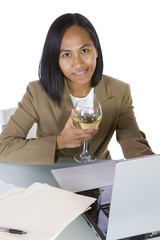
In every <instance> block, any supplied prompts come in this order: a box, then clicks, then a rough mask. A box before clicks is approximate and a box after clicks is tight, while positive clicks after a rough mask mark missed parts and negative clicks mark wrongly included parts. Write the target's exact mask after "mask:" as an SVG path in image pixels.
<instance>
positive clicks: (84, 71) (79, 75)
mask: <svg viewBox="0 0 160 240" xmlns="http://www.w3.org/2000/svg"><path fill="white" fill-rule="evenodd" d="M88 69H89V68H86V69H84V70H83V71H81V72H75V73H72V74H73V75H74V76H76V77H82V76H84V75H85V74H86V73H87V72H88Z"/></svg>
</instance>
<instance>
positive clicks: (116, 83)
mask: <svg viewBox="0 0 160 240" xmlns="http://www.w3.org/2000/svg"><path fill="white" fill-rule="evenodd" d="M102 82H103V84H104V85H105V87H106V90H107V92H108V94H109V93H110V94H111V95H121V94H122V95H123V94H124V92H126V90H127V89H130V86H129V84H128V83H126V82H124V81H121V80H119V79H116V78H113V77H111V76H107V75H103V76H102Z"/></svg>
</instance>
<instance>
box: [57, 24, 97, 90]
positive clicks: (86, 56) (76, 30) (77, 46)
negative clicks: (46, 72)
mask: <svg viewBox="0 0 160 240" xmlns="http://www.w3.org/2000/svg"><path fill="white" fill-rule="evenodd" d="M97 56H98V54H97V50H96V49H95V47H94V44H93V42H92V40H91V38H90V35H89V33H88V32H87V31H86V30H85V29H84V28H82V27H79V26H76V25H74V26H71V27H69V28H68V29H67V30H66V32H65V33H64V36H63V39H62V42H61V47H60V55H59V66H60V68H61V70H62V72H63V74H64V75H65V76H66V78H67V82H68V84H69V86H70V87H72V86H73V87H74V86H80V85H84V86H85V85H86V86H90V82H91V78H92V75H93V73H94V70H95V67H96V58H97Z"/></svg>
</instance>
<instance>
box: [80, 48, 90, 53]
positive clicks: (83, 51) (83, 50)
mask: <svg viewBox="0 0 160 240" xmlns="http://www.w3.org/2000/svg"><path fill="white" fill-rule="evenodd" d="M88 51H89V50H88V49H87V48H85V49H82V51H81V52H82V53H87V52H88Z"/></svg>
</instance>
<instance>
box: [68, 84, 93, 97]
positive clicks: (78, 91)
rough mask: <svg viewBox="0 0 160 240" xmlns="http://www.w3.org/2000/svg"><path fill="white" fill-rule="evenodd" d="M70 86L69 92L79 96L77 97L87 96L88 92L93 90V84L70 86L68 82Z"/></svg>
mask: <svg viewBox="0 0 160 240" xmlns="http://www.w3.org/2000/svg"><path fill="white" fill-rule="evenodd" d="M68 88H69V92H70V94H71V95H72V96H74V97H77V98H83V97H86V96H87V95H88V93H89V92H90V90H91V88H92V87H91V86H90V85H89V86H76V87H75V86H74V87H73V86H72V87H71V86H70V85H69V84H68Z"/></svg>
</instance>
